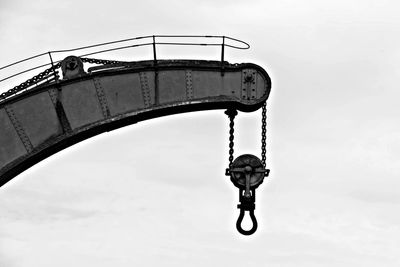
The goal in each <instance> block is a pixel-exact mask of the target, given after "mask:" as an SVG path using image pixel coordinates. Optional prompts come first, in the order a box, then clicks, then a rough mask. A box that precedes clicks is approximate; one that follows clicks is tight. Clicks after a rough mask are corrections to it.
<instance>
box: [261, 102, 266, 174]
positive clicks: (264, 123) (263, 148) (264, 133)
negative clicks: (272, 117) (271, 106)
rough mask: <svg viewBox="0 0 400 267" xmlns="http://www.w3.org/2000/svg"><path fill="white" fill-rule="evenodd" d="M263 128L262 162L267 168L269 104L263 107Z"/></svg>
mask: <svg viewBox="0 0 400 267" xmlns="http://www.w3.org/2000/svg"><path fill="white" fill-rule="evenodd" d="M261 114H262V119H261V122H262V126H261V162H262V164H263V166H264V168H266V166H267V165H266V161H267V148H266V147H267V102H265V103H264V105H263V106H262V112H261Z"/></svg>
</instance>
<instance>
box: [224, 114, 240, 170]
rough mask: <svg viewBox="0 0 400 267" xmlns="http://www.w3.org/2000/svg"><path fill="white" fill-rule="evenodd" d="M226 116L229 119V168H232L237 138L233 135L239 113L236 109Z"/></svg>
mask: <svg viewBox="0 0 400 267" xmlns="http://www.w3.org/2000/svg"><path fill="white" fill-rule="evenodd" d="M225 114H226V115H228V117H229V168H230V167H231V166H232V162H233V152H234V150H233V146H234V145H235V143H234V142H233V140H234V138H235V136H234V135H233V134H234V132H235V128H234V126H235V122H234V119H235V117H236V115H237V114H238V113H237V110H236V109H228V110H226V111H225Z"/></svg>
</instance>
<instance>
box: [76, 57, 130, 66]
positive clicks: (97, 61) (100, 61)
mask: <svg viewBox="0 0 400 267" xmlns="http://www.w3.org/2000/svg"><path fill="white" fill-rule="evenodd" d="M80 59H81V60H82V62H84V63H90V64H100V65H115V64H123V65H124V64H128V63H129V62H125V61H116V60H107V59H97V58H86V57H82V58H80Z"/></svg>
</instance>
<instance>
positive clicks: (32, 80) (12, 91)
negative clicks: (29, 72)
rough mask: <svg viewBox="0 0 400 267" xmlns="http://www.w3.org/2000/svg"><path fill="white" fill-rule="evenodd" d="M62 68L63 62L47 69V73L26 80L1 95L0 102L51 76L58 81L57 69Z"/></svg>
mask: <svg viewBox="0 0 400 267" xmlns="http://www.w3.org/2000/svg"><path fill="white" fill-rule="evenodd" d="M60 67H61V62H59V63H57V64H55V65H54V66H51V67H50V68H48V69H46V70H45V71H43V72H41V73H39V74H38V75H35V76H33V77H32V78H30V79H28V80H26V81H25V82H23V83H21V84H19V85H17V86H15V87H14V88H11V89H10V90H8V91H7V92H4V93H2V94H0V100H4V99H6V98H7V97H10V96H12V95H15V94H17V93H18V92H21V91H22V90H24V89H26V88H28V87H30V86H32V85H34V84H36V83H38V82H40V81H42V80H43V79H45V78H47V77H48V76H49V75H50V74H53V75H54V77H55V78H56V79H58V77H59V75H58V71H56V69H58V68H60Z"/></svg>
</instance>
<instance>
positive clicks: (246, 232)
mask: <svg viewBox="0 0 400 267" xmlns="http://www.w3.org/2000/svg"><path fill="white" fill-rule="evenodd" d="M249 213H250V218H251V221H252V222H253V227H252V228H251V229H250V230H244V229H243V228H242V221H243V217H244V209H240V215H239V218H238V219H237V221H236V229H237V230H238V232H239V233H241V234H242V235H252V234H254V233H255V231H257V226H258V223H257V219H256V217H255V216H254V210H250V211H249Z"/></svg>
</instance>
